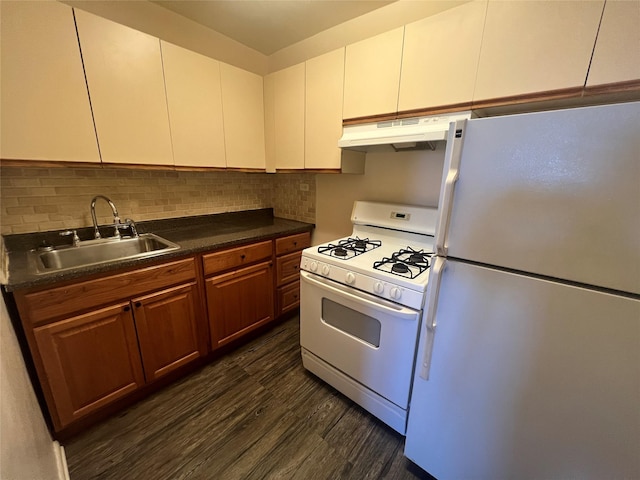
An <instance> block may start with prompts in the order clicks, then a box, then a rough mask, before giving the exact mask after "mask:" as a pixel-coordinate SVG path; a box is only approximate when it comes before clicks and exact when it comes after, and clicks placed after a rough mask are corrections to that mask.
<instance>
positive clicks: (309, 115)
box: [304, 48, 345, 169]
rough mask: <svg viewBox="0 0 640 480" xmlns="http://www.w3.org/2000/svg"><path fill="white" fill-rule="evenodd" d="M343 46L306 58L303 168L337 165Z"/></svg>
mask: <svg viewBox="0 0 640 480" xmlns="http://www.w3.org/2000/svg"><path fill="white" fill-rule="evenodd" d="M344 52H345V49H344V48H339V49H338V50H334V51H332V52H329V53H325V54H324V55H320V56H319V57H315V58H312V59H310V60H307V62H306V71H307V74H306V89H305V109H306V110H305V129H304V139H305V153H304V166H305V168H312V169H313V168H317V169H339V168H341V149H340V148H338V140H339V139H340V136H341V135H342V97H343V92H344Z"/></svg>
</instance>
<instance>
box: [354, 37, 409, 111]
mask: <svg viewBox="0 0 640 480" xmlns="http://www.w3.org/2000/svg"><path fill="white" fill-rule="evenodd" d="M403 31H404V27H400V28H396V29H395V30H391V31H388V32H385V33H382V34H380V35H376V36H375V37H371V38H367V39H366V40H362V41H361V42H358V43H354V44H352V45H347V52H346V61H345V75H344V109H343V111H342V115H343V118H356V117H367V116H370V115H378V114H385V113H395V112H396V111H397V108H398V89H399V87H400V62H401V60H402V37H403Z"/></svg>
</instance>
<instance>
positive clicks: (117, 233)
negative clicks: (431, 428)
mask: <svg viewBox="0 0 640 480" xmlns="http://www.w3.org/2000/svg"><path fill="white" fill-rule="evenodd" d="M99 198H102V199H104V200H106V202H107V203H108V204H109V206H110V207H111V211H112V212H113V225H114V227H115V235H114V237H116V238H120V230H119V228H120V225H121V224H120V217H119V216H118V210H117V209H116V206H115V204H114V203H113V202H112V201H111V200H110V199H109V198H108V197H105V196H104V195H96V196H95V197H93V200H91V218H92V219H93V230H94V237H95V238H102V237H101V236H100V230H98V220H97V219H96V200H98V199H99Z"/></svg>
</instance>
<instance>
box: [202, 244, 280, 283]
mask: <svg viewBox="0 0 640 480" xmlns="http://www.w3.org/2000/svg"><path fill="white" fill-rule="evenodd" d="M272 252H273V248H272V246H271V240H267V241H266V242H260V243H253V244H250V245H243V246H242V247H237V248H231V249H229V250H223V251H221V252H216V253H210V254H208V255H204V256H203V257H202V263H203V265H204V274H205V275H210V274H212V273H216V272H222V271H224V270H229V269H231V268H235V267H242V266H245V265H250V264H252V263H254V262H257V261H259V260H264V259H266V258H269V257H271V254H272Z"/></svg>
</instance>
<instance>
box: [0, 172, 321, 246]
mask: <svg viewBox="0 0 640 480" xmlns="http://www.w3.org/2000/svg"><path fill="white" fill-rule="evenodd" d="M0 182H1V183H0V212H1V216H0V226H1V229H0V233H2V234H4V235H7V234H14V233H29V232H42V231H48V230H62V229H66V228H80V227H87V226H90V225H91V224H92V220H91V213H90V203H91V199H92V198H93V197H94V196H95V195H98V194H102V195H106V196H108V197H109V198H110V199H111V200H113V203H115V205H116V207H117V209H118V213H119V215H120V217H121V218H122V219H124V218H128V217H131V218H133V219H134V220H136V221H143V220H156V219H160V218H171V217H185V216H191V215H205V214H211V213H222V212H234V211H240V210H252V209H257V208H269V207H273V209H274V213H275V215H276V216H278V217H283V218H289V219H292V220H300V221H303V222H310V223H314V222H315V204H316V184H315V175H314V174H310V173H293V174H267V173H243V172H229V171H199V172H191V171H173V170H166V171H165V170H144V169H141V170H136V169H125V168H121V169H116V168H113V169H112V168H73V167H71V168H38V167H2V168H0ZM96 213H97V216H98V223H99V224H108V223H111V222H112V221H113V218H112V216H111V210H110V209H109V207H108V205H107V203H106V202H104V201H102V200H99V201H98V203H97V204H96Z"/></svg>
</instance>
